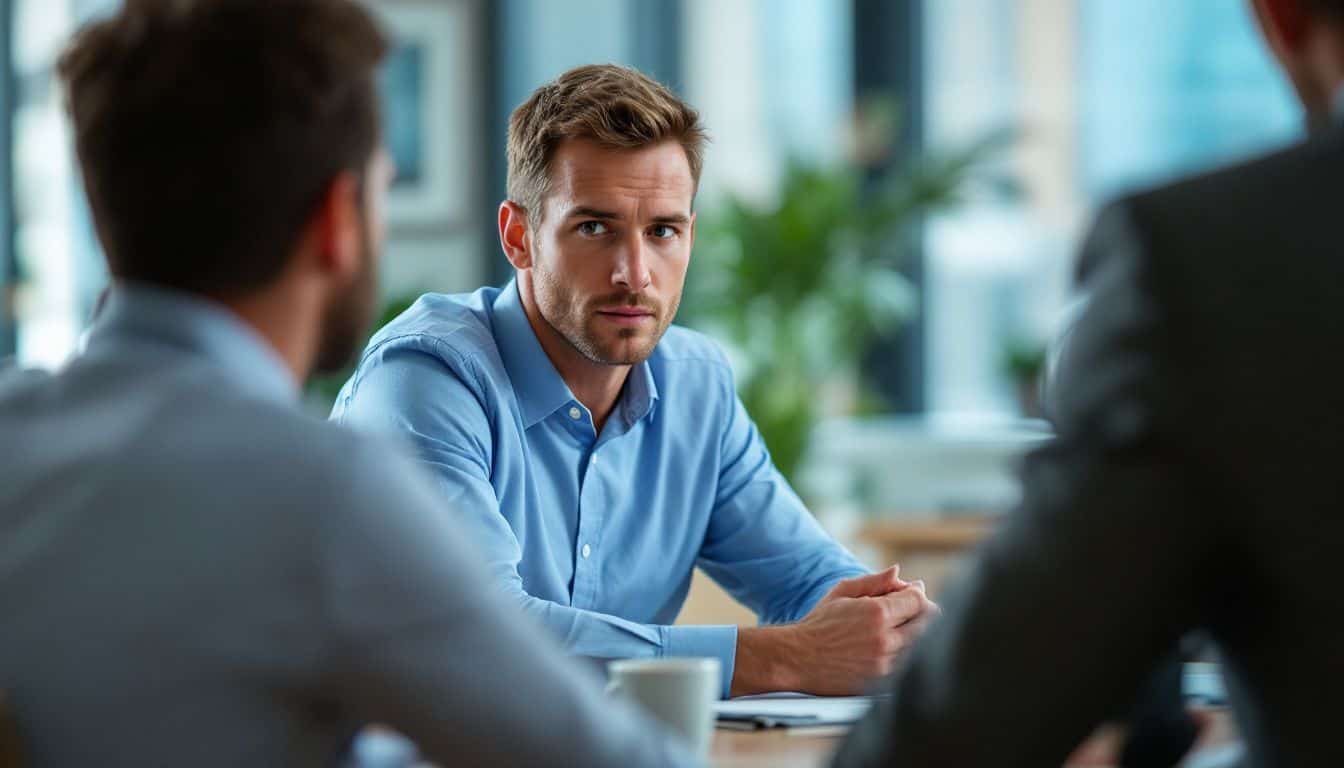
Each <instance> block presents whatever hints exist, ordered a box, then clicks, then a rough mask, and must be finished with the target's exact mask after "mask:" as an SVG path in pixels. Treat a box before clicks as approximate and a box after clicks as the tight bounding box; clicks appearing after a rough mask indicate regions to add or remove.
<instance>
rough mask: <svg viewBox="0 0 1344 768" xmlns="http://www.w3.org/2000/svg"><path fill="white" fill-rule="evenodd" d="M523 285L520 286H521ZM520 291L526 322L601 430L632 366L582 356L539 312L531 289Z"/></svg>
mask: <svg viewBox="0 0 1344 768" xmlns="http://www.w3.org/2000/svg"><path fill="white" fill-rule="evenodd" d="M522 287H523V286H521V285H520V286H519V288H520V289H521V288H522ZM519 293H520V294H521V295H522V299H523V310H524V312H525V313H526V314H527V322H528V324H529V325H531V326H532V332H533V333H534V334H535V335H536V337H537V342H538V343H540V344H541V349H542V351H543V352H545V353H546V357H547V358H549V359H550V361H551V364H552V365H554V366H555V370H556V371H557V372H558V373H559V374H560V378H561V379H563V380H564V382H565V385H566V386H568V387H569V391H570V392H573V393H574V397H575V398H577V399H578V401H579V402H580V403H583V406H584V407H585V408H587V409H588V411H589V412H590V413H591V414H592V415H593V428H594V429H595V430H596V431H597V433H598V434H601V433H602V427H603V426H604V425H605V424H606V423H607V417H609V416H610V415H611V412H612V410H613V409H614V408H615V407H616V401H617V400H618V399H619V398H620V396H621V389H622V388H623V387H625V380H626V379H627V378H629V377H630V368H631V366H628V365H605V364H603V363H595V362H593V361H592V360H589V359H588V358H586V357H584V356H583V355H582V354H580V353H579V351H578V350H577V349H575V348H574V345H573V344H570V343H569V340H568V339H566V338H565V337H564V336H562V335H561V334H560V332H559V331H557V330H555V328H553V327H552V326H551V324H550V323H549V322H547V321H546V318H544V317H542V316H541V311H540V310H539V309H537V304H536V302H535V301H534V300H533V297H532V295H531V292H530V291H528V290H520V291H519Z"/></svg>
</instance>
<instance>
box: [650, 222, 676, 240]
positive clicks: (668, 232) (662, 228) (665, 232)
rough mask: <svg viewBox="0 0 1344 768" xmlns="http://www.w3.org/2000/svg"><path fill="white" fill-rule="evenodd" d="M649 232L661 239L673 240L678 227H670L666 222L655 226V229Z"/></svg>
mask: <svg viewBox="0 0 1344 768" xmlns="http://www.w3.org/2000/svg"><path fill="white" fill-rule="evenodd" d="M649 234H651V235H653V236H654V237H656V238H658V239H659V240H671V239H672V238H674V237H676V236H677V229H676V227H670V226H668V225H666V224H659V225H657V226H655V227H654V228H653V229H651V230H649Z"/></svg>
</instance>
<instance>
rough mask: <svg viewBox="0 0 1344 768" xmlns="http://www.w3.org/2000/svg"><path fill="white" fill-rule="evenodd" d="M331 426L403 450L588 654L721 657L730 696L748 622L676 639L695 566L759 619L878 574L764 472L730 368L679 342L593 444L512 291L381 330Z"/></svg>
mask: <svg viewBox="0 0 1344 768" xmlns="http://www.w3.org/2000/svg"><path fill="white" fill-rule="evenodd" d="M332 416H333V418H334V419H337V420H339V421H342V422H347V423H352V424H356V425H360V426H363V427H368V428H373V429H377V430H391V431H393V432H396V433H398V434H400V435H402V436H404V437H407V438H409V439H410V440H411V441H412V442H413V443H414V445H415V447H416V448H417V449H418V450H419V454H420V456H421V458H423V460H424V461H425V463H426V464H427V465H428V466H429V468H430V469H431V470H432V473H433V474H434V476H435V477H436V478H437V479H438V486H439V489H440V490H441V492H442V500H443V504H444V510H445V514H452V515H456V516H457V517H458V519H459V520H460V524H461V525H462V526H463V527H464V528H465V529H467V530H468V531H470V538H471V539H473V540H474V541H475V543H476V545H477V546H478V547H479V549H480V551H481V552H482V553H484V556H485V559H486V561H487V567H488V569H489V575H490V577H491V579H492V580H493V581H494V582H495V583H497V584H499V585H500V586H502V587H503V588H504V589H505V590H507V591H508V592H509V593H510V594H512V595H513V596H515V597H516V598H517V599H518V600H519V601H520V602H521V604H522V606H523V607H524V608H525V610H526V611H527V612H528V613H529V614H531V615H533V616H535V617H537V618H538V619H540V620H541V621H543V622H544V623H545V624H546V625H547V626H549V627H550V628H551V629H552V630H553V631H554V632H555V634H556V635H557V636H558V637H559V638H560V639H561V640H562V641H563V643H564V644H565V646H566V647H567V648H569V650H570V651H571V652H572V653H574V654H576V655H580V656H587V657H593V658H599V659H607V658H629V657H662V656H712V657H717V658H718V659H719V660H720V662H721V663H722V668H723V692H724V694H725V695H727V692H728V690H729V686H730V683H731V681H732V676H733V661H734V655H735V653H736V647H737V628H736V627H733V626H672V625H671V624H672V622H673V621H674V620H675V619H676V617H677V614H678V612H679V611H680V610H681V606H682V603H683V601H684V600H685V598H686V592H687V590H688V588H689V586H690V581H691V574H692V571H693V569H694V568H695V566H696V565H699V566H700V567H701V568H703V569H704V570H705V571H706V572H707V573H708V574H709V575H710V576H711V577H713V578H714V579H715V580H716V581H717V582H718V583H719V584H721V585H722V586H723V587H724V588H725V589H727V590H728V592H730V593H731V594H732V595H733V596H734V597H736V598H737V599H738V600H740V601H742V602H743V603H744V604H745V605H747V606H749V607H750V608H752V609H753V610H755V611H756V612H757V613H758V614H759V616H760V617H761V620H762V622H764V623H783V622H793V621H797V620H798V619H800V618H802V617H803V616H805V615H806V614H807V612H808V611H810V610H811V608H812V606H813V605H815V604H816V602H817V601H818V600H819V599H820V598H821V597H822V596H823V595H825V594H826V592H827V591H828V590H829V589H830V588H831V587H832V586H833V585H834V584H835V583H836V582H837V581H839V580H841V579H845V578H849V577H853V576H857V575H860V574H863V573H866V569H864V568H863V567H862V566H861V565H860V564H859V563H858V562H857V561H856V560H855V559H854V557H853V556H852V555H850V553H849V552H847V551H846V550H845V549H844V548H843V547H841V546H840V545H839V544H837V543H836V542H835V541H834V540H833V539H831V538H830V537H829V536H828V535H827V534H826V533H825V532H824V531H823V530H822V529H821V527H820V526H819V525H818V524H817V522H816V520H815V519H814V518H813V517H812V515H811V514H810V513H809V512H808V511H807V509H806V508H804V506H803V504H802V502H801V501H800V500H799V498H798V496H797V495H796V494H795V493H794V492H793V491H792V490H791V489H790V488H789V486H788V484H787V483H786V482H785V481H784V479H783V477H782V476H781V475H780V474H779V472H778V471H777V470H776V469H775V467H774V465H773V464H772V463H771V461H770V457H769V455H768V454H767V453H766V449H765V445H764V443H763V442H762V440H761V436H760V434H759V433H758V432H757V431H756V428H755V427H754V425H753V424H752V422H751V420H750V419H749V418H748V416H747V413H746V411H745V410H744V409H743V407H742V404H741V402H740V401H739V400H738V398H737V395H736V393H735V390H734V388H733V377H732V373H731V371H730V369H729V366H728V363H727V361H726V360H725V358H724V357H723V354H722V353H721V352H720V350H719V349H718V348H717V347H716V346H715V345H714V343H713V342H711V341H710V340H709V339H708V338H706V337H705V336H702V335H700V334H698V333H695V332H693V331H689V330H686V329H683V328H679V327H676V326H674V327H672V328H670V329H669V330H668V332H667V334H666V335H665V336H664V337H663V339H662V340H661V341H660V342H659V344H658V346H657V347H656V348H655V350H654V352H653V354H652V355H651V356H650V358H649V359H648V360H647V361H645V362H644V363H641V364H640V365H637V366H635V367H634V368H632V369H631V371H630V376H629V378H628V380H627V381H626V385H625V388H624V390H623V392H622V394H621V397H620V399H619V400H618V402H617V403H616V407H615V408H614V410H613V411H612V413H611V416H610V418H608V420H607V422H606V425H605V426H604V428H603V430H602V433H601V434H600V435H599V434H597V433H596V431H595V430H594V424H593V419H592V414H590V413H589V412H588V410H587V409H586V408H585V407H584V406H583V404H582V403H580V402H578V400H576V399H575V397H574V395H573V394H572V393H571V392H570V390H569V388H568V387H567V386H566V385H565V382H564V380H563V379H562V378H561V377H560V375H559V373H558V372H557V371H556V370H555V367H554V366H553V365H552V364H551V362H550V359H549V358H547V356H546V354H545V352H544V351H543V350H542V348H541V345H540V343H539V342H538V341H537V338H536V336H535V334H534V333H533V331H532V327H531V325H530V324H529V323H528V320H527V316H526V314H525V313H524V310H523V306H522V301H521V299H520V298H519V295H518V290H517V288H516V286H515V284H513V283H510V284H509V285H507V286H506V287H504V288H503V289H498V288H483V289H481V290H478V291H476V292H475V293H472V294H464V295H457V296H445V295H439V294H429V295H426V296H424V297H422V298H421V299H420V300H419V301H418V302H417V303H416V304H415V305H414V306H413V307H411V308H410V309H409V310H407V311H406V313H404V314H403V315H401V316H400V317H398V318H397V319H396V320H394V321H393V322H392V323H390V324H389V325H388V326H387V327H386V328H384V329H383V330H382V331H380V332H379V333H378V334H377V335H376V336H374V338H373V339H372V341H371V342H370V344H369V348H368V350H367V351H366V352H365V354H364V357H363V360H362V361H361V363H360V365H359V367H358V369H357V370H356V372H355V374H354V376H353V377H351V379H350V381H349V382H347V383H346V385H345V388H344V389H343V390H342V392H341V394H340V396H339V397H338V398H337V402H336V406H335V409H334V411H333V414H332Z"/></svg>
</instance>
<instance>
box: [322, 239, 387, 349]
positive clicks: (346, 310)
mask: <svg viewBox="0 0 1344 768" xmlns="http://www.w3.org/2000/svg"><path fill="white" fill-rule="evenodd" d="M368 231H369V230H368V227H365V228H364V233H365V234H364V243H363V249H362V253H361V259H360V270H359V273H358V274H357V275H355V278H354V280H352V281H351V282H350V286H349V287H348V288H347V289H346V290H345V291H344V292H343V293H342V294H341V295H340V296H337V297H335V298H334V299H332V301H331V302H330V303H329V304H327V307H326V311H325V312H323V316H322V336H321V338H320V339H319V341H318V347H317V359H316V361H315V362H314V364H313V369H314V371H313V372H314V373H315V374H324V373H337V372H339V371H341V370H344V369H345V367H346V366H348V365H350V364H351V363H353V362H354V361H355V355H357V354H358V353H359V350H360V346H361V344H362V343H363V341H364V337H365V334H366V333H368V331H369V324H370V323H371V322H373V315H374V310H375V307H376V304H377V300H378V275H377V270H376V269H375V268H374V262H375V259H374V251H373V244H372V243H370V242H369V238H368Z"/></svg>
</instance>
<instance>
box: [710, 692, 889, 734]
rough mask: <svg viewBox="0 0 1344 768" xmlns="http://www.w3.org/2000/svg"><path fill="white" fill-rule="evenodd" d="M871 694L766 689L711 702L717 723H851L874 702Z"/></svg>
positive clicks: (751, 726)
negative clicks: (809, 694) (757, 692)
mask: <svg viewBox="0 0 1344 768" xmlns="http://www.w3.org/2000/svg"><path fill="white" fill-rule="evenodd" d="M873 701H874V698H873V697H871V696H838V697H831V696H808V695H806V694H801V693H769V694H764V695H761V696H742V697H739V698H736V699H729V700H728V701H720V702H718V703H716V704H715V705H714V711H715V714H716V715H717V716H718V721H719V725H720V727H725V728H737V729H745V730H754V729H757V728H798V727H816V726H846V725H852V724H854V723H856V722H858V721H859V720H861V719H862V718H863V716H864V715H865V714H867V713H868V710H869V708H871V707H872V705H873Z"/></svg>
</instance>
